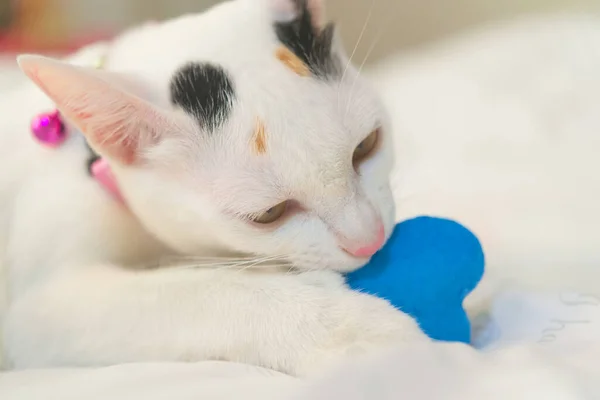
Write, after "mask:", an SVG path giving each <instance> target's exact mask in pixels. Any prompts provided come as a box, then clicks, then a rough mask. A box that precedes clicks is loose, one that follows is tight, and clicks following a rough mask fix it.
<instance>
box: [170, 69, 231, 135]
mask: <svg viewBox="0 0 600 400" xmlns="http://www.w3.org/2000/svg"><path fill="white" fill-rule="evenodd" d="M170 90H171V102H172V103H173V104H174V105H176V106H179V107H181V108H182V109H183V110H185V111H186V112H188V113H189V114H192V115H193V116H194V117H195V118H196V119H197V120H198V123H199V124H200V126H201V127H202V129H205V130H207V131H208V132H211V131H214V130H215V129H217V128H218V127H219V126H221V125H222V124H223V123H224V122H225V121H226V120H227V118H228V117H229V113H230V112H231V108H232V107H233V100H234V99H235V92H234V90H233V83H232V82H231V80H230V79H229V76H228V75H227V73H226V72H225V70H224V69H223V68H221V67H220V66H216V65H212V64H208V63H202V64H200V63H190V64H188V65H186V66H184V67H183V68H181V69H180V70H179V71H177V73H176V74H175V76H174V77H173V79H172V80H171V87H170Z"/></svg>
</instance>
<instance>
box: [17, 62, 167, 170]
mask: <svg viewBox="0 0 600 400" xmlns="http://www.w3.org/2000/svg"><path fill="white" fill-rule="evenodd" d="M17 61H18V63H19V66H20V67H21V69H22V70H23V72H24V73H25V74H26V75H27V76H28V77H29V78H30V79H31V80H32V81H33V82H34V83H35V84H36V85H37V86H38V87H39V88H40V89H41V90H42V91H44V92H45V93H46V95H48V96H49V97H50V98H51V99H52V100H53V101H54V103H55V104H56V106H57V108H58V109H59V110H60V112H61V113H62V114H63V115H64V116H65V117H66V118H67V119H68V120H69V121H70V122H72V123H73V124H74V125H75V126H76V127H77V128H78V129H79V130H80V131H81V132H82V133H83V134H84V135H85V136H86V138H87V139H88V141H89V142H90V145H91V146H92V147H93V148H94V149H95V150H97V151H98V152H99V153H100V154H102V155H104V156H107V157H108V158H110V159H113V160H115V161H117V162H119V163H121V164H124V165H130V164H133V163H136V162H137V161H139V159H140V158H141V155H142V154H143V152H144V151H145V150H147V149H148V148H149V147H150V146H153V145H155V144H157V143H158V142H159V141H160V139H161V136H163V135H164V133H165V132H168V131H171V130H172V129H173V125H174V123H173V121H172V120H171V119H170V117H168V116H166V115H165V114H164V113H163V112H161V110H159V109H157V108H155V107H154V106H153V105H152V104H150V103H148V102H146V101H145V100H143V99H142V98H140V97H137V96H136V95H134V94H131V93H130V92H128V91H126V90H124V89H123V87H124V85H122V84H120V83H123V82H119V80H118V78H117V76H111V75H109V74H108V73H106V72H101V71H96V70H94V69H88V68H83V67H78V66H73V65H70V64H67V63H64V62H61V61H57V60H53V59H50V58H46V57H42V56H33V55H22V56H19V57H18V59H17Z"/></svg>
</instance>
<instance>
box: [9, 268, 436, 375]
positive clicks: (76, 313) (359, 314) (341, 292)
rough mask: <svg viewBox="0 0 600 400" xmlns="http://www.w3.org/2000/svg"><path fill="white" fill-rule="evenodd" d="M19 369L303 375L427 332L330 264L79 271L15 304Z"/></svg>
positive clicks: (12, 323)
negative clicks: (327, 267) (288, 269)
mask: <svg viewBox="0 0 600 400" xmlns="http://www.w3.org/2000/svg"><path fill="white" fill-rule="evenodd" d="M4 329H5V332H4V333H5V345H6V355H7V358H8V360H9V362H11V363H12V364H13V366H15V367H49V366H73V365H76V366H82V365H83V366H92V365H111V364H119V363H127V362H143V361H202V360H214V359H218V360H228V361H236V362H243V363H249V364H254V365H259V366H263V367H267V368H272V369H276V370H279V371H284V372H287V373H291V374H294V375H304V374H308V373H311V372H316V371H317V370H319V369H320V368H322V367H324V366H326V365H327V364H328V363H330V362H334V361H336V360H338V359H340V358H341V357H343V356H345V355H349V354H352V353H354V352H357V353H359V352H365V351H370V350H373V349H376V348H381V347H383V346H386V345H390V344H395V343H399V342H405V341H412V340H427V339H426V338H425V336H424V335H423V334H422V333H421V332H420V331H419V329H418V327H417V326H416V324H415V322H414V321H413V320H412V319H411V318H409V317H408V316H406V315H405V314H402V313H400V312H398V311H396V310H395V309H394V308H393V307H391V306H390V305H389V304H388V303H386V302H385V301H383V300H380V299H377V298H374V297H371V296H367V295H364V294H360V293H357V292H353V291H350V290H348V289H347V288H346V287H345V285H344V284H343V282H342V280H341V278H340V277H339V276H337V275H336V274H334V273H331V272H325V271H322V272H312V273H305V274H299V275H291V274H281V273H257V272H248V271H235V270H192V269H163V270H156V271H144V272H132V271H126V270H123V269H120V268H117V267H114V266H110V265H109V266H97V267H93V268H83V269H80V270H78V271H73V270H70V272H69V273H64V274H62V275H60V276H55V277H54V278H52V279H50V280H48V281H46V282H45V283H43V284H40V285H39V286H37V287H34V288H31V289H30V290H29V291H28V292H27V293H25V294H23V295H22V296H20V297H18V298H17V299H15V302H14V303H13V304H11V305H10V307H9V311H8V315H7V318H6V321H5V325H4Z"/></svg>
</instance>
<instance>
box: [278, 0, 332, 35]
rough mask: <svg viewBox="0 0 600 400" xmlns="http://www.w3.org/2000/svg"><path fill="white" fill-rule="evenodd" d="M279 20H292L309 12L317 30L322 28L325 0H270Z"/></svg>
mask: <svg viewBox="0 0 600 400" xmlns="http://www.w3.org/2000/svg"><path fill="white" fill-rule="evenodd" d="M268 2H269V5H270V7H271V12H272V14H273V17H274V18H275V20H276V21H277V22H284V23H285V22H291V21H293V20H295V19H297V18H298V16H300V15H302V14H304V13H308V14H309V15H310V19H311V21H312V25H313V27H314V28H315V30H321V28H322V27H323V25H324V20H325V0H268Z"/></svg>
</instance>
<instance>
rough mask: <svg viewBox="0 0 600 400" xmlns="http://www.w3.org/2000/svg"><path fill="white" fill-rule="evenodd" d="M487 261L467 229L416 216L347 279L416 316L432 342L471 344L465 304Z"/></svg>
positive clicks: (476, 241) (352, 284)
mask: <svg viewBox="0 0 600 400" xmlns="http://www.w3.org/2000/svg"><path fill="white" fill-rule="evenodd" d="M484 263H485V261H484V255H483V250H482V248H481V245H480V243H479V241H478V240H477V238H476V237H475V235H474V234H473V233H471V232H470V231H469V230H468V229H467V228H465V227H464V226H462V225H460V224H458V223H456V222H454V221H450V220H447V219H442V218H433V217H417V218H414V219H411V220H407V221H404V222H401V223H399V224H398V225H396V227H395V229H394V232H393V233H392V236H391V237H390V239H389V240H388V242H387V243H386V245H385V247H384V248H383V249H381V250H380V251H379V252H378V253H377V254H375V256H373V258H372V259H371V261H370V262H369V263H368V264H367V265H366V266H364V267H363V268H361V269H359V270H357V271H354V272H352V273H350V274H348V275H347V281H348V284H349V285H350V287H351V288H353V289H356V290H360V291H362V292H365V293H369V294H372V295H375V296H378V297H382V298H384V299H386V300H388V301H389V302H390V303H392V304H393V305H394V306H395V307H397V308H398V309H400V310H402V311H404V312H405V313H407V314H409V315H411V316H412V317H414V318H415V319H416V320H417V322H418V323H419V326H420V327H421V329H422V330H423V331H424V332H425V333H426V334H427V335H429V336H430V337H431V338H433V339H436V340H443V341H456V342H464V343H469V342H470V339H471V324H470V323H469V319H468V317H467V313H466V312H465V310H464V308H463V305H462V304H463V301H464V299H465V297H466V296H467V295H468V294H469V293H470V292H471V291H472V290H473V289H475V287H476V286H477V284H478V283H479V281H480V280H481V278H482V276H483V271H484Z"/></svg>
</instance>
